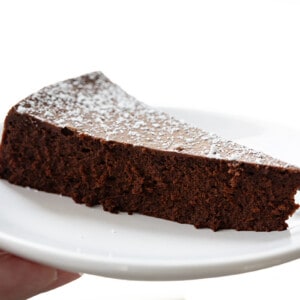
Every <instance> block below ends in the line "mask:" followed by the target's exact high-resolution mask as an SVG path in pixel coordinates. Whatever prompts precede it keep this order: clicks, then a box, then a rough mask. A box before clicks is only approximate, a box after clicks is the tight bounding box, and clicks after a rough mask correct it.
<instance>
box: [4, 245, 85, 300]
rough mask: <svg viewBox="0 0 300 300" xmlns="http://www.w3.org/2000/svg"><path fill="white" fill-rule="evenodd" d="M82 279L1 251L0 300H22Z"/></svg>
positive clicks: (76, 275)
mask: <svg viewBox="0 0 300 300" xmlns="http://www.w3.org/2000/svg"><path fill="white" fill-rule="evenodd" d="M78 277H80V275H79V274H75V273H69V272H65V271H61V270H57V269H55V268H52V267H47V266H43V265H40V264H38V263H34V262H31V261H27V260H25V259H22V258H20V257H17V256H15V255H12V254H9V253H7V252H5V251H2V250H0V299H6V300H21V299H27V298H29V297H32V296H35V295H37V294H39V293H42V292H46V291H49V290H52V289H55V288H57V287H59V286H62V285H64V284H66V283H68V282H70V281H73V280H75V279H77V278H78Z"/></svg>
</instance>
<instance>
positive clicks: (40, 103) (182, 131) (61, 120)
mask: <svg viewBox="0 0 300 300" xmlns="http://www.w3.org/2000/svg"><path fill="white" fill-rule="evenodd" d="M16 110H17V112H18V113H20V114H24V113H25V114H28V115H31V116H33V117H35V118H37V119H39V120H42V121H45V122H48V123H50V124H53V125H55V126H58V127H61V128H64V127H67V128H70V129H71V130H74V131H77V132H78V133H80V134H86V135H90V136H93V137H97V138H101V139H105V140H107V141H117V142H122V143H128V144H133V145H135V146H143V147H148V148H152V149H158V150H161V151H173V152H179V153H183V154H189V155H197V156H203V157H209V158H215V159H226V160H232V161H243V162H248V163H254V164H262V165H272V166H277V167H284V168H293V169H294V168H296V167H294V166H290V165H288V164H286V163H284V162H282V161H280V160H277V159H274V158H272V157H271V156H268V155H266V154H264V153H262V152H258V151H255V150H253V149H250V148H248V147H245V146H242V145H239V144H236V143H234V142H232V141H229V140H226V139H224V138H221V137H219V136H217V135H215V134H212V133H209V132H206V131H204V130H202V129H200V128H197V127H194V126H191V125H189V124H187V123H184V122H182V121H179V120H177V119H175V118H173V117H172V116H169V115H168V114H166V113H164V112H160V111H157V110H154V109H153V108H151V107H149V106H147V105H146V104H144V103H142V102H140V101H138V100H136V99H135V98H133V97H132V96H130V95H128V94H127V93H126V92H125V91H124V90H122V89H121V88H120V87H119V86H118V85H116V84H114V83H113V82H111V81H110V80H109V79H108V78H107V77H106V76H105V75H104V74H103V73H101V72H94V73H90V74H87V75H83V76H80V77H78V78H74V79H69V80H66V81H62V82H59V83H56V84H53V85H50V86H47V87H45V88H43V89H41V90H39V91H38V92H37V93H35V94H32V95H30V96H29V97H27V98H26V99H24V100H22V101H21V102H19V103H18V104H17V105H16Z"/></svg>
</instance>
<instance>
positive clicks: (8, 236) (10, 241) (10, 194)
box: [0, 108, 300, 280]
mask: <svg viewBox="0 0 300 300" xmlns="http://www.w3.org/2000/svg"><path fill="white" fill-rule="evenodd" d="M165 110H168V111H170V112H171V113H173V114H175V115H177V116H179V117H182V118H185V119H186V120H190V121H191V122H194V123H196V124H197V125H201V126H202V127H203V128H206V129H212V130H213V131H215V132H217V133H219V134H223V135H224V136H226V137H229V138H231V139H234V140H236V141H239V142H242V143H244V144H248V145H250V146H256V148H258V149H262V150H265V151H268V152H269V153H271V154H274V155H276V156H277V157H279V158H282V159H285V160H288V161H289V162H292V163H296V164H297V163H298V164H299V162H300V161H297V156H298V155H297V151H298V149H299V146H300V145H299V142H298V145H297V140H299V136H300V133H299V132H297V131H292V130H288V131H287V130H285V129H284V128H280V127H276V126H275V127H274V126H273V125H272V126H270V125H267V124H262V123H261V124H260V123H258V122H257V121H244V120H241V119H238V118H235V117H231V116H225V115H217V114H209V113H203V112H197V111H196V112H195V111H188V110H178V109H177V110H176V109H170V108H169V109H165ZM0 195H1V196H0V197H1V201H0V248H2V249H5V250H8V251H11V252H12V253H15V254H18V255H21V256H23V257H26V258H29V259H31V260H34V261H38V262H42V263H45V264H48V265H52V266H55V267H58V268H61V269H66V270H70V271H77V272H84V273H91V274H96V275H102V276H109V277H115V278H124V279H136V280H179V279H192V278H204V277H212V276H221V275H226V274H235V273H241V272H247V271H251V270H256V269H260V268H265V267H269V266H272V265H276V264H280V263H283V262H287V261H289V260H293V259H296V258H298V257H299V255H300V213H296V214H295V215H294V216H293V218H291V219H290V220H289V225H290V227H289V229H288V230H286V231H283V232H270V233H256V232H237V231H234V230H223V231H219V232H213V231H211V230H209V229H200V230H197V229H195V228H194V227H193V226H190V225H181V224H177V223H173V222H169V221H164V220H160V219H155V218H150V217H145V216H141V215H133V216H128V215H127V214H119V215H114V214H110V213H108V212H104V211H103V210H102V209H101V208H100V207H95V208H88V207H85V206H83V205H77V204H75V203H74V202H73V200H71V199H70V198H66V197H60V196H57V195H52V194H47V193H42V192H37V191H34V190H30V189H25V188H21V187H17V186H14V185H11V184H9V183H7V182H6V181H4V180H0Z"/></svg>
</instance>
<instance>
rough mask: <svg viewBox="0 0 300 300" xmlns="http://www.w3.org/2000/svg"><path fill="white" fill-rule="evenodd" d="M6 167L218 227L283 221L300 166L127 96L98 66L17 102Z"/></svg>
mask: <svg viewBox="0 0 300 300" xmlns="http://www.w3.org/2000/svg"><path fill="white" fill-rule="evenodd" d="M0 176H1V178H3V179H7V180H8V181H9V182H11V183H14V184H17V185H21V186H29V187H32V188H35V189H38V190H42V191H46V192H51V193H57V194H62V195H66V196H70V197H72V198H73V199H74V200H75V201H76V202H77V203H85V204H86V205H88V206H93V205H97V204H101V205H102V206H103V208H104V209H105V210H107V211H110V212H115V213H116V212H119V211H125V212H128V213H130V214H131V213H141V214H145V215H148V216H153V217H158V218H163V219H168V220H172V221H177V222H180V223H189V224H193V225H195V226H196V227H197V228H203V227H208V228H211V229H213V230H218V229H225V228H233V229H236V230H255V231H271V230H284V229H286V228H287V224H286V222H285V221H286V220H287V218H288V217H289V216H291V215H292V214H293V213H294V212H295V210H296V209H297V208H298V205H297V204H295V202H294V195H295V193H296V191H297V189H298V188H300V169H299V168H297V167H294V166H290V165H288V164H286V163H284V162H282V161H279V160H277V159H274V158H272V157H270V156H268V155H265V154H263V153H260V152H257V151H254V150H252V149H249V148H246V147H244V146H241V145H238V144H236V143H234V142H231V141H228V140H225V139H223V138H220V137H218V136H216V135H214V134H211V133H208V132H205V131H203V130H201V129H199V128H195V127H193V126H190V125H188V124H186V123H183V122H181V121H178V120H176V119H175V118H173V117H171V116H169V115H168V114H166V113H162V112H159V111H156V110H154V109H152V108H150V107H148V106H147V105H145V104H143V103H141V102H139V101H137V100H136V99H134V98H133V97H131V96H129V95H128V94H127V93H126V92H124V91H123V90H122V89H121V88H120V87H119V86H117V85H116V84H114V83H112V82H111V81H110V80H109V79H108V78H107V77H105V76H104V75H103V74H102V73H100V72H96V73H91V74H88V75H84V76H81V77H78V78H74V79H69V80H66V81H63V82H59V83H57V84H54V85H51V86H48V87H45V88H43V89H41V90H40V91H38V92H37V93H35V94H32V95H31V96H29V97H27V98H26V99H24V100H22V101H21V102H19V103H18V104H17V105H15V106H14V107H12V108H11V110H10V111H9V113H8V115H7V117H6V120H5V125H4V132H3V138H2V144H1V148H0Z"/></svg>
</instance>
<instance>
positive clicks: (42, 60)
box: [0, 0, 300, 300]
mask: <svg viewBox="0 0 300 300" xmlns="http://www.w3.org/2000/svg"><path fill="white" fill-rule="evenodd" d="M94 70H101V71H103V72H104V73H105V74H106V75H107V76H108V77H110V78H111V79H112V80H113V81H115V82H116V83H118V84H120V85H121V86H122V87H123V88H124V89H125V90H127V91H128V92H129V93H130V94H132V95H134V96H136V97H137V98H138V99H140V100H142V101H144V102H146V103H148V104H152V105H155V106H173V107H183V108H193V109H194V108H195V109H199V110H202V111H211V112H221V113H224V114H233V115H238V116H242V117H245V118H249V117H250V118H252V119H253V118H256V119H258V120H269V121H275V122H278V123H282V124H284V125H287V126H290V127H293V128H295V129H300V123H299V111H298V105H297V104H298V102H299V99H300V84H299V82H300V3H299V2H298V1H296V0H286V1H283V0H272V1H271V0H260V1H257V0H252V1H242V0H240V1H233V0H227V1H224V0H223V1H218V0H215V1H212V0H211V1H189V0H185V1H163V0H161V1H154V0H152V1H131V0H128V1H115V0H110V1H88V0H85V1H56V0H52V1H14V0H11V1H1V2H0V118H1V120H3V119H4V117H5V113H6V112H7V110H8V109H9V108H10V106H12V105H13V104H14V103H16V102H17V101H18V100H21V99H22V98H24V97H25V96H27V95H28V94H30V93H32V92H34V91H36V90H37V89H39V88H41V87H43V86H45V85H48V84H51V83H53V82H56V81H58V80H63V79H66V78H68V77H73V76H77V75H81V74H83V73H87V72H90V71H94ZM299 137H300V136H299ZM170 250H171V249H170ZM299 274H300V261H294V262H291V263H288V264H285V265H281V266H277V267H273V268H270V269H266V270H261V271H256V272H252V273H247V274H242V275H234V276H228V277H221V278H213V279H202V280H194V281H184V282H156V283H155V282H149V283H147V282H134V281H124V280H115V279H107V278H101V277H96V276H91V275H84V276H83V277H82V278H81V279H79V280H78V281H76V282H74V283H72V284H70V285H68V286H66V287H63V288H60V289H57V290H56V291H52V292H49V293H47V294H44V295H40V296H37V297H36V298H35V299H37V300H47V299H151V300H152V299H153V300H161V299H164V300H171V299H172V300H178V299H200V298H204V299H205V298H210V299H227V298H228V299H229V298H230V299H240V298H243V299H262V298H263V297H264V298H268V299H271V298H273V299H279V298H281V299H282V298H285V299H288V298H292V297H293V298H294V297H295V295H296V294H297V292H296V289H297V287H298V286H299Z"/></svg>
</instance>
